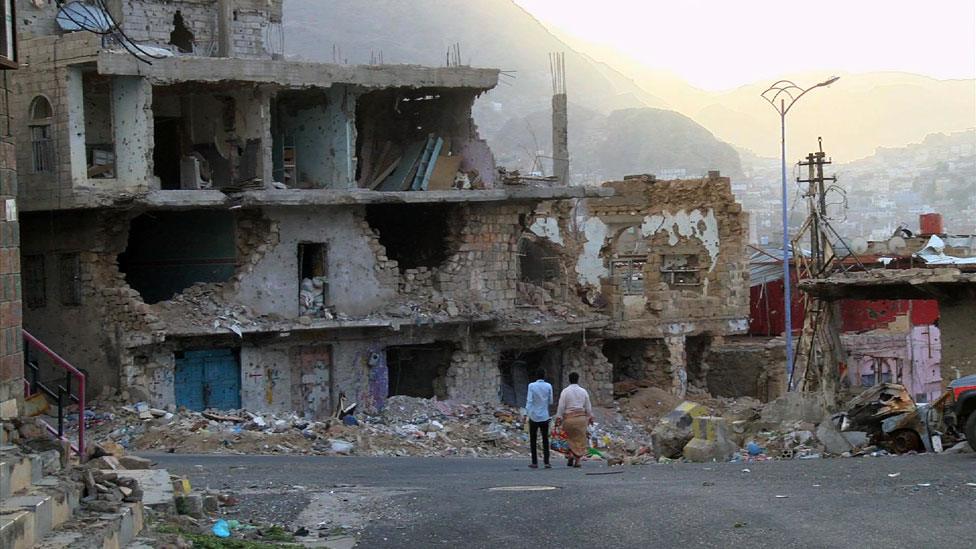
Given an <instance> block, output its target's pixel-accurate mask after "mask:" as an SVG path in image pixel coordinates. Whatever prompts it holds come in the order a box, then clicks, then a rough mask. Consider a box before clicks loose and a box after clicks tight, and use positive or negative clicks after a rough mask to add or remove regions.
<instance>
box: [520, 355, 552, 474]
mask: <svg viewBox="0 0 976 549" xmlns="http://www.w3.org/2000/svg"><path fill="white" fill-rule="evenodd" d="M535 377H536V380H535V381H533V382H532V383H529V391H528V394H527V395H526V398H525V411H526V414H527V415H528V416H529V444H530V445H531V446H532V463H531V464H529V467H531V468H533V469H538V468H539V455H538V453H537V451H536V441H537V440H538V437H537V434H538V432H539V431H542V463H543V464H544V465H545V468H546V469H549V468H551V467H552V466H551V465H549V406H550V405H551V404H552V385H549V383H547V382H546V380H545V377H546V374H545V372H543V371H542V370H539V372H538V373H537V374H536V376H535Z"/></svg>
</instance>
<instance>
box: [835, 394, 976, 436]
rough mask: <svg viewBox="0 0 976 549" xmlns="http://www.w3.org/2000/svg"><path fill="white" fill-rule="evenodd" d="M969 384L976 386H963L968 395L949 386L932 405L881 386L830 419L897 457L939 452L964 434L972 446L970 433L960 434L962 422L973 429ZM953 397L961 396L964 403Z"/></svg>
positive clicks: (974, 398)
mask: <svg viewBox="0 0 976 549" xmlns="http://www.w3.org/2000/svg"><path fill="white" fill-rule="evenodd" d="M971 377H972V378H973V379H970V381H971V382H973V381H976V376H971ZM966 379H969V378H963V379H962V380H957V382H964V381H965V380H966ZM953 383H954V384H955V383H956V382H953ZM971 385H976V383H970V385H965V386H968V387H969V389H970V392H968V393H967V392H965V391H961V392H958V393H957V392H956V389H958V388H959V387H960V386H959V385H957V386H956V387H955V388H954V387H953V384H950V386H949V390H948V391H946V392H945V393H944V394H943V395H942V396H941V397H939V398H938V399H937V400H935V401H934V402H931V403H916V402H915V400H914V399H913V398H912V396H911V395H910V394H909V393H908V390H907V389H906V388H905V387H904V386H903V385H899V384H896V383H883V384H880V385H876V386H874V387H871V388H870V389H868V390H866V391H864V392H863V393H861V394H860V395H858V396H857V397H855V398H854V399H852V400H851V401H850V402H849V403H848V405H847V410H846V411H845V412H842V413H840V414H836V415H835V416H834V420H835V422H836V423H837V425H838V427H840V429H841V431H863V432H865V433H867V435H868V437H869V439H870V440H871V442H872V443H873V444H876V445H878V446H881V447H883V448H886V449H887V450H889V451H891V452H894V453H898V454H903V453H906V452H912V451H915V452H933V451H941V450H942V446H943V445H944V444H954V443H955V442H957V441H959V440H961V439H962V438H966V437H967V435H968V438H969V441H970V444H971V445H972V444H974V442H973V439H974V436H973V434H972V433H971V432H968V433H964V425H965V422H966V421H969V423H970V431H971V430H972V429H973V428H974V427H976V423H974V422H973V420H972V417H973V416H974V414H973V413H972V411H973V409H974V408H976V387H972V386H971ZM957 395H963V396H965V401H960V400H959V399H958V398H957ZM960 418H961V419H960Z"/></svg>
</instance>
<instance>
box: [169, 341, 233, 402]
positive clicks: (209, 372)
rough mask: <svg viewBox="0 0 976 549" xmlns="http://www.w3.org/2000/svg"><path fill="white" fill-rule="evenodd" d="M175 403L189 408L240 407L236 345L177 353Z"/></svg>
mask: <svg viewBox="0 0 976 549" xmlns="http://www.w3.org/2000/svg"><path fill="white" fill-rule="evenodd" d="M175 384H176V405H177V406H184V407H186V409H188V410H193V411H197V412H200V411H203V410H206V409H208V408H214V409H217V410H236V409H239V408H240V407H241V361H240V355H239V353H238V351H237V350H236V349H208V350H201V351H181V352H177V353H176V376H175Z"/></svg>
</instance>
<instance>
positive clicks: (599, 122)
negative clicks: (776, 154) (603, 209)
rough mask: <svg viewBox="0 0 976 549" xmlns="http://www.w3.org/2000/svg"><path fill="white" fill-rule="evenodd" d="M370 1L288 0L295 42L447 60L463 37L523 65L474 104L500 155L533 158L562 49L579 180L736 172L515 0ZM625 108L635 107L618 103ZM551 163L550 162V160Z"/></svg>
mask: <svg viewBox="0 0 976 549" xmlns="http://www.w3.org/2000/svg"><path fill="white" fill-rule="evenodd" d="M362 6H363V4H362V3H361V2H355V1H350V0H289V1H288V2H286V3H285V22H284V24H285V32H286V40H285V47H286V51H287V53H288V54H289V55H292V56H296V57H301V58H305V59H310V60H316V61H325V62H333V45H335V47H336V48H337V51H338V52H339V54H338V60H339V61H340V62H348V63H369V62H370V60H371V58H376V57H378V56H379V53H380V52H382V55H383V62H384V63H421V64H427V65H434V66H440V65H444V63H445V56H446V52H447V51H448V49H449V48H450V47H451V44H453V43H455V42H459V43H460V44H461V57H462V60H463V61H464V62H465V63H470V64H471V65H473V66H489V67H499V68H501V69H503V70H506V71H515V73H514V74H515V77H514V78H505V77H503V78H502V81H501V83H500V84H499V85H498V87H497V88H496V89H494V90H492V91H490V92H488V93H487V94H486V95H484V96H483V97H482V98H481V99H479V100H478V101H477V102H476V104H475V118H476V120H477V122H478V125H479V126H480V128H481V132H482V134H483V135H484V136H485V137H486V138H487V139H488V140H489V142H490V143H491V146H492V148H493V149H494V151H495V153H496V156H497V157H498V159H499V162H500V163H501V164H502V165H505V166H509V167H519V168H522V169H531V168H532V166H533V164H534V163H535V160H536V157H537V156H540V157H548V156H549V154H550V153H549V152H548V151H549V150H550V149H551V133H550V113H549V108H550V101H551V94H552V89H551V85H550V79H549V62H548V57H547V53H548V52H552V51H563V52H565V55H566V72H567V80H568V88H569V97H570V101H571V104H572V106H571V109H570V153H571V155H572V158H573V162H572V166H571V167H572V172H573V178H572V179H573V181H574V182H583V181H589V182H595V181H600V180H602V179H606V178H611V177H620V176H622V175H624V174H627V173H635V172H641V173H643V172H653V171H660V170H661V169H671V170H682V169H683V170H685V171H686V172H687V173H688V174H689V175H699V174H702V173H704V172H705V171H707V170H708V169H721V170H722V171H723V172H726V173H738V172H739V163H738V158H737V157H736V155H735V152H734V151H732V149H731V147H728V146H727V145H725V144H723V143H720V142H719V141H718V140H716V139H715V137H714V136H712V135H711V134H709V132H708V131H707V130H705V129H704V128H701V126H699V125H697V124H696V123H695V122H694V121H692V120H690V119H688V118H687V117H684V116H681V115H677V114H676V113H668V111H665V110H661V109H666V108H668V105H667V103H666V102H665V101H663V100H661V99H660V98H659V97H657V96H655V95H652V94H651V93H648V92H647V91H645V90H643V89H641V88H640V87H639V86H637V85H636V84H635V83H634V82H633V81H631V80H629V79H628V78H626V77H624V76H623V75H621V74H620V73H619V72H617V71H616V70H614V69H612V68H611V67H609V66H607V65H605V64H601V63H597V62H595V61H593V60H592V59H590V58H589V57H587V56H585V55H583V54H580V53H578V52H577V51H575V50H573V49H571V48H569V47H568V46H567V45H566V44H565V43H563V42H562V41H560V40H559V39H558V38H557V37H555V36H553V35H552V34H551V33H550V32H549V31H547V30H546V29H545V27H544V26H543V25H542V24H540V23H539V22H538V21H536V20H535V19H534V18H532V16H531V15H529V14H528V13H526V12H525V11H524V10H522V9H521V8H520V7H518V6H517V5H515V4H514V3H512V2H511V1H510V0H479V1H477V2H471V1H465V0H429V1H425V2H423V3H413V2H409V3H408V2H402V1H399V0H370V2H369V6H370V9H369V10H364V9H363V7H362ZM406 22H409V24H406ZM475 29H476V30H477V32H474V30H475ZM621 109H626V110H627V111H626V112H625V113H620V114H618V113H614V111H617V110H621ZM632 109H648V110H646V111H639V110H632ZM641 112H643V114H639V113H641ZM611 113H613V114H611ZM608 116H609V117H610V118H608ZM611 120H614V121H615V122H613V123H610V121H611ZM658 121H659V122H661V123H662V124H661V125H658V124H656V123H655V122H658ZM617 124H620V127H617ZM618 132H619V134H618ZM625 136H626V137H625ZM669 140H670V141H669ZM651 144H653V148H654V150H653V151H651V150H650V147H651ZM677 151H682V152H680V153H678V152H677ZM611 158H613V159H614V160H610V159H611ZM544 165H545V169H546V170H547V171H548V170H549V161H548V160H546V161H545V162H544Z"/></svg>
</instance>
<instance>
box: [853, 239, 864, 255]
mask: <svg viewBox="0 0 976 549" xmlns="http://www.w3.org/2000/svg"><path fill="white" fill-rule="evenodd" d="M851 251H852V252H854V253H855V254H857V255H861V254H863V253H864V252H866V251H868V241H867V240H865V239H863V238H861V237H857V238H855V239H854V240H851Z"/></svg>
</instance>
